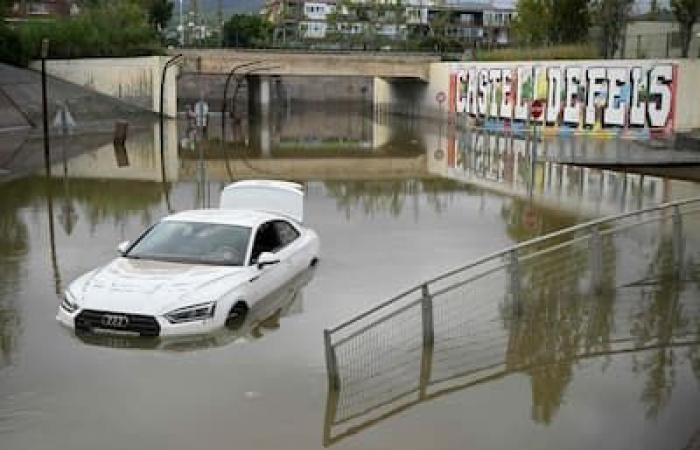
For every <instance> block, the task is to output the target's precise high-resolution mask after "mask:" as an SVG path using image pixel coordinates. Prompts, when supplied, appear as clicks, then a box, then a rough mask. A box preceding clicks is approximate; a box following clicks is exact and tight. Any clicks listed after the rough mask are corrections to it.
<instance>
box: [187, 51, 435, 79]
mask: <svg viewBox="0 0 700 450" xmlns="http://www.w3.org/2000/svg"><path fill="white" fill-rule="evenodd" d="M179 52H182V53H183V54H184V56H185V58H184V59H185V63H184V64H185V68H186V70H187V71H191V72H195V71H197V70H198V66H200V65H201V70H202V72H209V73H224V74H227V73H229V71H230V70H231V69H232V68H233V67H235V66H237V65H239V64H245V63H250V62H251V61H260V62H261V64H260V65H259V66H258V67H267V68H268V70H266V71H265V74H268V75H297V76H318V75H324V76H356V77H362V76H366V77H371V76H382V77H391V78H418V79H422V80H427V75H428V65H429V64H430V63H432V62H436V61H439V60H440V57H438V56H427V55H423V54H412V55H396V54H390V53H385V54H383V53H370V52H362V53H358V52H333V53H331V52H313V51H307V52H294V51H279V50H239V49H235V50H234V49H197V50H187V49H186V50H182V51H181V50H180V49H178V53H179ZM198 62H201V64H198ZM251 70H252V67H251Z"/></svg>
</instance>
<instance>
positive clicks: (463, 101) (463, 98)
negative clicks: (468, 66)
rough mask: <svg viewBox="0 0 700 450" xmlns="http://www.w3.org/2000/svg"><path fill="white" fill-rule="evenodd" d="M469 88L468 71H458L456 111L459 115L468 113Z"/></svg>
mask: <svg viewBox="0 0 700 450" xmlns="http://www.w3.org/2000/svg"><path fill="white" fill-rule="evenodd" d="M467 86H469V79H468V78H467V71H466V70H458V71H457V86H456V89H455V91H456V92H455V109H456V111H457V112H458V113H463V112H468V111H469V110H468V109H467V108H468V104H467Z"/></svg>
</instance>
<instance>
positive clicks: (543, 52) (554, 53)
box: [475, 44, 600, 61]
mask: <svg viewBox="0 0 700 450" xmlns="http://www.w3.org/2000/svg"><path fill="white" fill-rule="evenodd" d="M598 58H600V53H599V52H598V49H597V48H596V46H594V45H591V44H573V45H554V46H549V47H534V48H527V47H523V48H500V49H496V50H477V52H476V57H475V59H476V60H477V61H533V60H553V59H554V60H556V59H598Z"/></svg>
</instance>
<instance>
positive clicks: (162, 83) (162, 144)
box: [158, 54, 182, 179]
mask: <svg viewBox="0 0 700 450" xmlns="http://www.w3.org/2000/svg"><path fill="white" fill-rule="evenodd" d="M180 58H182V54H179V55H176V56H173V57H172V58H170V59H169V60H168V62H166V63H165V66H163V73H162V74H161V76H160V103H159V105H158V106H159V108H158V109H159V113H160V169H161V172H162V176H163V179H165V162H164V159H165V130H164V129H165V123H164V121H165V120H164V119H165V115H164V112H163V100H164V96H165V93H164V91H165V76H166V74H167V72H168V68H169V67H170V66H171V65H172V64H174V63H175V61H177V60H178V59H180Z"/></svg>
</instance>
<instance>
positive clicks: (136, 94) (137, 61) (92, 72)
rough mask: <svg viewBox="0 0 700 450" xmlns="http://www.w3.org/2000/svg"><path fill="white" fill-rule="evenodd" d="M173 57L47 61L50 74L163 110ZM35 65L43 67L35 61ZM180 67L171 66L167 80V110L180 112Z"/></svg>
mask: <svg viewBox="0 0 700 450" xmlns="http://www.w3.org/2000/svg"><path fill="white" fill-rule="evenodd" d="M168 58H169V57H166V56H146V57H138V58H82V59H54V60H49V61H47V63H46V67H47V71H48V73H49V74H51V75H53V76H55V77H56V78H59V79H62V80H65V81H69V82H71V83H75V84H77V85H80V86H83V87H85V88H88V89H91V90H94V91H96V92H99V93H102V94H106V95H109V96H112V97H115V98H118V99H120V100H122V101H124V102H125V103H128V104H130V105H134V106H138V107H141V108H144V109H147V110H150V111H153V112H159V111H160V81H161V74H162V69H163V67H164V66H165V63H166V61H167V60H168ZM32 67H33V68H35V69H39V68H40V67H41V63H40V62H38V61H35V62H33V63H32ZM177 74H178V67H177V66H171V67H170V68H169V69H168V73H167V76H166V80H165V92H164V94H165V97H164V98H165V101H164V111H165V113H166V115H167V116H168V117H175V116H176V115H177V83H176V80H177Z"/></svg>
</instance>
